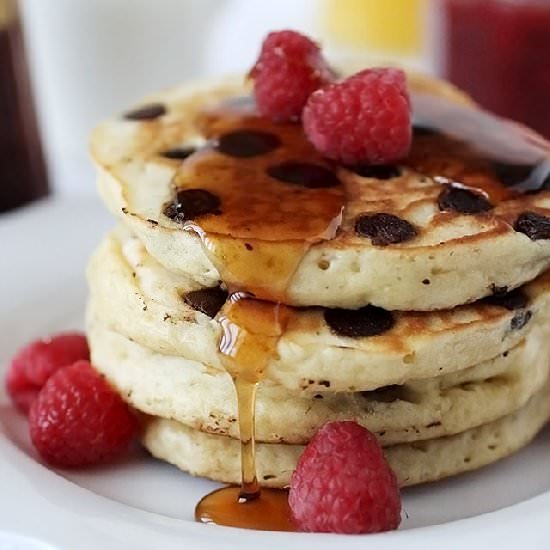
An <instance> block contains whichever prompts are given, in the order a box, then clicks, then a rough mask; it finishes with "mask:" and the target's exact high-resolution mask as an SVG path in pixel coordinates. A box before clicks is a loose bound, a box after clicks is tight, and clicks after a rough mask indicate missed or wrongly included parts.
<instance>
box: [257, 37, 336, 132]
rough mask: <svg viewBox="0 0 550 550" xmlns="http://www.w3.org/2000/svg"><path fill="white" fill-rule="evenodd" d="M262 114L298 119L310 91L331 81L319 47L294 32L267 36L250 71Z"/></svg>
mask: <svg viewBox="0 0 550 550" xmlns="http://www.w3.org/2000/svg"><path fill="white" fill-rule="evenodd" d="M250 76H251V77H252V78H253V79H254V95H255V97H256V104H257V106H258V110H259V112H260V114H261V115H263V116H266V117H268V118H271V119H273V120H274V121H275V122H283V121H285V120H298V119H299V118H300V115H301V114H302V109H303V108H304V105H305V104H306V101H307V98H308V97H309V96H310V95H311V93H312V92H314V91H315V90H317V89H318V88H320V87H321V86H324V85H326V84H328V83H329V82H330V81H331V80H332V76H333V75H332V71H331V69H330V68H329V66H328V64H327V63H326V61H325V60H324V59H323V56H322V54H321V50H320V48H319V46H318V45H317V44H316V43H315V42H313V41H312V40H310V39H309V38H307V37H306V36H304V35H302V34H300V33H297V32H295V31H278V32H272V33H269V34H268V35H267V37H266V39H265V40H264V42H263V44H262V50H261V52H260V57H259V58H258V60H257V61H256V64H255V65H254V67H253V68H252V70H251V71H250Z"/></svg>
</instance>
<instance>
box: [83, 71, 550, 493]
mask: <svg viewBox="0 0 550 550" xmlns="http://www.w3.org/2000/svg"><path fill="white" fill-rule="evenodd" d="M410 85H411V88H412V92H413V93H412V99H413V112H414V116H415V124H416V126H415V133H414V139H413V148H412V150H411V155H410V157H409V158H408V159H406V160H405V161H404V162H403V163H402V164H400V165H396V166H379V167H372V166H355V167H346V166H339V165H336V164H334V163H329V162H328V161H327V160H326V159H322V158H321V157H320V156H319V155H318V154H317V153H316V152H315V151H314V150H313V149H312V147H311V146H310V145H309V144H308V143H307V140H306V139H305V137H304V136H303V135H302V134H301V130H300V128H299V126H298V125H290V124H281V125H276V124H272V123H270V122H269V121H266V120H261V119H259V117H256V116H255V115H254V111H253V105H251V102H250V100H249V98H247V94H248V90H247V88H246V86H243V85H242V84H241V83H240V82H227V81H225V82H223V83H221V84H215V85H208V86H203V87H189V86H186V87H182V88H179V89H175V90H172V91H169V92H164V93H161V94H158V95H156V96H153V97H150V98H148V99H147V101H146V102H145V103H144V104H142V105H141V106H140V107H138V108H137V109H135V110H134V111H131V112H128V113H126V114H125V115H122V116H120V117H118V118H116V119H113V120H110V121H107V122H106V123H104V124H103V125H101V126H100V127H99V128H98V129H97V130H96V131H95V132H94V134H93V137H92V153H93V157H94V160H95V162H96V165H97V167H98V173H99V178H98V183H99V189H100V192H101V195H102V197H103V199H104V200H105V202H106V204H107V206H108V207H109V208H110V210H111V211H112V212H113V213H114V214H115V215H116V216H117V217H118V218H119V219H120V220H121V222H122V223H121V224H120V226H119V227H117V228H116V229H115V230H114V231H113V232H112V233H111V234H110V235H108V236H107V237H106V238H105V240H104V241H103V242H102V243H101V244H100V246H99V248H98V249H97V251H96V252H95V254H94V256H93V258H92V260H91V263H90V266H89V271H88V276H89V284H90V301H89V310H88V336H89V342H90V348H91V352H92V361H93V363H94V365H95V367H96V368H97V369H98V370H99V371H100V372H101V373H103V374H104V375H105V376H106V377H107V379H108V380H109V381H110V382H111V384H112V385H113V386H114V387H115V388H116V389H117V391H118V392H119V393H120V395H121V396H122V397H123V398H124V399H125V400H126V401H127V402H128V403H130V404H131V406H132V407H134V408H135V409H136V410H137V411H139V412H140V413H142V418H143V443H144V445H145V446H146V448H147V449H149V451H150V452H151V453H152V454H153V455H154V456H156V457H159V458H161V459H164V460H167V461H168V462H171V463H173V464H175V465H177V466H178V467H180V468H181V469H183V470H185V471H188V472H190V473H192V474H195V475H200V476H206V477H209V478H212V479H216V480H220V481H224V482H230V483H238V482H239V481H240V475H241V470H240V446H239V418H238V411H237V399H236V395H235V389H234V384H233V380H232V377H231V376H230V374H229V373H228V372H227V371H226V368H225V366H226V362H225V361H224V357H223V355H222V354H221V353H220V351H219V349H220V342H221V341H222V339H223V336H224V334H225V335H227V334H226V327H224V322H223V320H224V319H227V315H226V313H227V310H228V308H230V307H231V301H232V297H233V298H234V296H235V294H232V292H233V291H235V289H237V290H238V291H239V292H240V293H241V294H242V293H243V292H247V294H246V299H250V297H251V296H252V297H253V298H255V299H258V300H265V299H270V298H271V297H272V296H275V297H276V299H277V300H280V301H282V302H284V304H285V306H284V307H285V308H286V310H287V311H288V316H287V317H288V318H287V321H286V322H285V324H284V326H283V327H282V328H281V327H279V328H281V330H280V331H278V332H277V334H276V341H275V347H274V350H272V351H271V352H270V351H266V354H267V356H266V357H265V368H262V372H261V381H260V384H259V389H258V395H257V401H256V418H255V427H256V441H257V442H258V443H257V455H256V460H257V469H258V478H259V481H260V483H261V484H262V485H265V486H271V487H284V486H285V485H287V484H288V482H289V478H290V475H291V473H292V471H293V469H294V467H295V464H296V461H297V459H298V457H299V455H300V453H301V452H302V450H303V446H304V445H305V444H307V442H308V441H309V439H310V438H311V437H312V435H313V434H314V433H315V432H316V430H318V429H319V428H320V427H321V426H322V425H323V424H325V423H326V422H329V421H331V420H355V421H356V422H358V423H360V424H362V425H363V426H366V427H367V428H368V429H369V430H371V431H372V432H373V433H375V434H376V436H377V437H378V439H379V441H380V443H381V444H382V445H383V446H384V450H385V453H386V456H387V458H388V460H389V462H390V465H391V466H392V467H393V469H394V470H395V472H396V475H397V477H398V480H399V483H400V484H401V485H402V486H405V485H413V484H417V483H422V482H426V481H432V480H436V479H440V478H442V477H445V476H449V475H453V474H457V473H460V472H464V471H468V470H472V469H475V468H479V467H481V466H484V465H486V464H489V463H492V462H494V461H496V460H498V459H500V458H502V457H504V456H507V455H509V454H510V453H512V452H514V451H516V450H518V449H519V448H521V447H522V446H524V445H525V444H527V443H528V442H529V441H530V440H531V439H532V438H533V437H534V436H535V435H536V434H537V432H538V431H539V430H540V429H541V428H542V427H543V426H544V425H545V423H546V422H547V420H548V419H549V418H550V383H549V381H548V374H549V372H548V371H549V368H550V361H549V359H550V353H549V352H550V349H549V346H550V342H549V341H548V337H547V334H546V333H547V331H548V329H549V328H550V320H549V319H548V318H547V317H548V313H547V312H550V310H549V309H548V303H549V302H550V272H548V273H545V269H546V268H547V267H549V266H550V218H547V217H546V216H547V215H550V192H549V191H547V190H546V187H550V175H549V173H550V170H549V164H548V161H547V160H546V159H547V158H550V149H549V147H548V145H547V144H546V143H545V142H544V141H543V140H542V139H541V138H539V137H538V136H536V135H535V134H532V133H531V132H529V131H527V130H525V129H523V128H519V127H517V126H515V125H513V124H511V123H508V122H506V121H502V120H499V119H496V118H494V117H492V116H490V115H488V114H486V113H484V112H482V111H480V110H479V109H478V108H477V107H476V106H474V105H472V104H471V102H470V101H469V99H468V98H467V97H465V96H464V95H463V94H462V93H460V92H458V91H456V90H455V89H454V88H452V87H450V86H448V85H446V84H444V83H441V82H439V81H434V80H429V79H425V78H418V77H411V78H410ZM220 105H223V106H224V107H223V108H220ZM213 113H214V114H213ZM220 113H221V114H220ZM228 113H229V114H228ZM212 117H213V118H214V120H215V121H214V122H212ZM205 120H208V121H209V122H208V124H206V123H205ZM237 138H238V139H237ZM474 140H475V144H473V141H474ZM220 144H224V145H223V146H222V145H220ZM312 165H313V168H312ZM289 166H291V167H292V170H290V175H289V172H288V169H289ZM281 167H285V170H283V172H284V173H283V175H282V176H281V175H280V174H281V173H282V172H281V170H280V168H281ZM228 179H230V181H229V182H228V181H227V180H228ZM182 182H183V183H182ZM220 182H222V185H220ZM233 184H235V186H236V187H239V186H240V187H239V191H238V193H237V192H235V193H237V194H236V195H235V194H233V195H230V194H229V195H227V196H226V195H224V192H223V185H227V187H228V188H229V187H231V188H232V186H233ZM247 186H248V188H247ZM220 189H222V191H221V193H220V192H219V190H220ZM264 189H266V190H267V191H265V193H264ZM182 190H184V191H187V192H189V190H191V191H192V193H195V195H193V199H194V200H193V201H191V203H190V204H186V203H185V201H186V200H187V199H189V197H190V196H191V195H190V194H189V193H188V194H187V195H186V194H185V193H183V194H181V193H180V192H181V191H182ZM205 191H207V193H206V194H205ZM233 192H234V190H233V189H232V193H233ZM192 193H191V194H192ZM298 194H301V195H300V196H299V197H298ZM321 195H322V196H323V198H322V199H320V198H319V197H320V196H321ZM274 196H276V197H277V201H274V200H273V197H274ZM186 197H187V198H186ZM205 197H206V198H207V199H208V200H204V199H205ZM212 197H214V198H212ZM235 197H238V198H239V200H238V201H237V200H232V199H234V198H235ZM243 197H244V198H245V199H246V200H243ZM247 197H248V198H247ZM297 204H298V205H300V207H299V208H298V207H296V205H297ZM310 204H311V205H312V206H311V208H309V205H310ZM319 204H324V205H325V206H326V205H331V207H334V206H335V208H336V215H335V216H333V218H332V219H331V223H330V224H328V225H327V230H328V229H330V231H329V233H325V234H324V235H323V236H319V237H318V238H316V239H314V240H312V239H309V240H307V243H306V244H305V245H304V242H305V240H303V241H300V246H301V247H302V248H301V250H302V252H301V253H300V255H299V258H298V259H297V260H296V258H295V257H294V256H293V254H294V252H293V251H295V249H296V247H295V246H294V245H295V244H296V243H295V242H294V241H292V239H290V240H289V239H288V238H287V237H288V231H290V230H289V229H288V228H289V227H290V226H291V225H292V224H295V225H296V224H297V221H296V220H299V221H300V224H301V225H307V224H309V223H310V221H311V220H313V221H311V223H314V221H315V219H314V218H315V216H317V215H318V209H317V208H316V207H317V206H319ZM304 205H305V209H304ZM338 205H341V207H340V206H338ZM300 209H302V211H301V210H300ZM237 211H239V215H240V216H241V217H240V218H238V219H239V220H240V224H236V223H235V219H237V218H236V217H235V216H234V217H233V218H231V215H232V214H235V212H237ZM243 212H244V214H243ZM319 215H320V214H319ZM243 219H245V220H246V221H245V222H243V221H242V220H243ZM232 223H233V225H232ZM329 226H330V227H329ZM292 227H294V225H293V226H292ZM300 227H301V226H300ZM285 231H287V233H285ZM220 242H221V243H223V245H224V246H223V247H220V246H218V245H219V243H220ZM213 243H214V244H213ZM289 243H291V244H292V243H294V244H292V246H290V245H289ZM277 247H279V248H277ZM289 247H290V248H289ZM275 249H276V250H277V252H276V254H275V252H273V250H275ZM219 250H223V253H219V252H218V251H219ZM285 251H289V252H288V254H287V253H286V252H285ZM248 253H250V255H251V256H250V257H251V258H252V259H251V261H248V263H247V266H248V267H247V269H246V270H243V269H242V257H243V256H246V254H248ZM237 260H238V261H237ZM287 260H288V261H287ZM291 260H292V261H291ZM295 260H296V261H295ZM239 262H241V263H240V264H239ZM285 262H286V263H289V264H290V267H288V266H286V263H285ZM237 264H239V265H237ZM283 264H285V265H283ZM281 265H283V267H281ZM235 266H237V267H235ZM278 270H279V271H281V272H284V274H285V276H282V275H280V273H279V271H278ZM274 273H275V275H277V273H279V275H277V276H275V275H274ZM274 277H275V279H277V277H278V279H277V281H278V282H279V283H280V282H281V280H283V283H284V284H283V285H282V287H281V285H279V287H280V288H279V289H278V290H279V291H280V292H279V291H278V292H275V293H272V294H270V293H269V292H267V291H266V288H270V289H273V288H274V285H273V284H272V282H273V280H274ZM264 279H265V281H268V282H270V285H271V286H270V285H268V284H267V283H266V285H263V286H262V281H263V280H264ZM275 286H276V285H275ZM281 288H282V289H283V290H282V291H281ZM286 306H289V307H286ZM253 325H254V320H252V322H247V324H246V327H245V329H244V330H245V332H246V331H247V330H248V331H252V332H253V328H252V329H251V326H252V327H253ZM241 328H242V327H241ZM224 331H225V332H224ZM233 374H234V373H233Z"/></svg>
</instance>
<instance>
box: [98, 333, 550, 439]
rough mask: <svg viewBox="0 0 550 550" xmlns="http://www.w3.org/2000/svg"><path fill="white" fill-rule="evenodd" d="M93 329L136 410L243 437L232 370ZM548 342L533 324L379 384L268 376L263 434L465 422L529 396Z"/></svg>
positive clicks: (116, 382) (479, 420) (441, 430)
mask: <svg viewBox="0 0 550 550" xmlns="http://www.w3.org/2000/svg"><path fill="white" fill-rule="evenodd" d="M88 339H89V343H90V349H91V353H92V362H93V364H94V366H95V368H96V369H97V370H98V371H99V372H100V373H102V374H103V375H104V376H105V377H106V378H107V380H108V381H109V382H110V383H111V384H112V386H113V387H114V388H115V389H116V391H117V392H118V393H119V394H120V395H122V396H123V398H125V399H126V400H127V401H128V403H130V404H131V405H132V406H133V407H134V408H136V409H137V410H139V411H141V412H143V413H146V414H148V415H152V416H160V417H164V418H168V419H174V420H176V421H178V422H181V423H182V424H185V425H186V426H188V427H190V428H194V429H198V430H201V431H204V432H208V433H215V434H221V435H229V436H230V437H233V438H236V439H238V438H239V427H238V422H237V418H238V415H237V402H236V395H235V391H234V388H233V384H232V381H231V377H230V376H229V375H228V374H227V373H222V372H219V371H217V370H214V369H211V368H208V367H206V366H205V365H204V364H202V363H200V362H196V361H189V360H186V359H182V358H178V357H173V356H166V355H162V354H159V353H155V352H153V351H151V350H149V349H147V348H145V347H143V346H140V345H138V344H136V343H134V342H131V341H130V340H128V339H127V338H125V337H124V336H121V335H119V334H117V333H115V332H113V331H109V330H107V329H105V328H103V327H101V325H99V324H92V325H91V326H90V327H89V330H88ZM548 346H549V344H548V343H547V342H546V338H545V337H544V335H543V334H541V333H539V332H537V331H534V332H533V333H532V334H530V335H529V336H528V337H527V340H526V341H525V342H522V343H521V344H519V345H518V346H516V347H515V348H513V349H512V350H510V351H509V352H506V353H505V355H504V356H503V355H500V356H498V357H496V358H494V359H492V360H490V361H486V362H484V363H481V364H480V365H477V366H474V367H471V368H469V369H466V370H463V371H460V372H457V373H454V374H448V375H444V376H440V377H436V378H432V379H428V380H422V381H416V382H410V383H407V384H405V385H403V386H389V387H386V388H382V389H379V390H376V391H371V392H353V393H333V392H325V393H324V394H313V395H311V394H300V393H296V392H291V391H289V390H286V389H285V388H282V387H281V386H278V385H273V384H269V383H262V384H260V387H259V390H258V396H257V401H256V439H257V440H258V441H265V442H270V443H272V442H284V443H292V444H303V443H307V442H308V441H309V439H310V438H311V437H312V435H313V434H314V433H315V432H316V431H317V430H318V429H319V428H320V427H321V426H323V425H324V424H325V423H326V422H329V421H332V420H355V421H356V422H358V423H360V424H361V425H364V426H365V427H367V428H368V429H369V430H371V431H372V432H373V433H375V434H376V435H377V437H378V438H379V440H380V441H381V443H382V444H383V445H391V444H395V443H401V442H406V441H417V440H423V439H432V438H436V437H442V436H445V435H450V434H455V433H458V432H462V431H465V430H467V429H470V428H473V427H476V426H479V425H481V424H485V423H487V422H491V421H493V420H496V419H497V418H500V417H502V416H505V415H506V414H509V413H512V412H514V411H515V410H517V409H519V408H521V407H522V406H523V405H525V403H526V402H527V401H528V400H529V398H530V397H531V396H532V395H533V394H535V393H536V392H537V391H539V390H540V388H541V386H542V385H543V384H544V382H545V381H546V379H547V378H548V370H549V368H550V362H549V361H548ZM281 404H284V406H281Z"/></svg>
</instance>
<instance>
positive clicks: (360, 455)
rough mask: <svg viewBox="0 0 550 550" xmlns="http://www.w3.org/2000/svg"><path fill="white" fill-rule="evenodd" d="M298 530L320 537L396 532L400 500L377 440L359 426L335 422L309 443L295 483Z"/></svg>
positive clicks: (292, 491) (293, 507)
mask: <svg viewBox="0 0 550 550" xmlns="http://www.w3.org/2000/svg"><path fill="white" fill-rule="evenodd" d="M288 500H289V504H290V509H291V511H292V516H293V520H294V523H295V524H296V526H297V527H298V528H299V529H301V530H302V531H316V532H321V533H349V534H358V533H377V532H380V531H388V530H390V529H397V527H398V525H399V523H400V521H401V499H400V496H399V488H398V487H397V482H396V480H395V475H394V474H393V472H392V470H391V469H390V467H389V465H388V463H387V462H386V459H385V458H384V454H383V453H382V449H381V448H380V446H379V445H378V443H377V441H376V438H375V437H374V436H373V435H372V434H371V433H370V432H369V431H368V430H366V429H365V428H363V427H361V426H359V425H358V424H356V423H355V422H330V423H328V424H326V425H325V426H323V428H321V429H320V430H319V432H317V434H316V435H315V436H314V437H313V439H312V440H311V441H310V443H309V445H308V446H307V447H306V450H305V451H304V453H303V454H302V456H301V458H300V460H299V461H298V466H297V468H296V471H295V472H294V474H293V475H292V479H291V481H290V494H289V497H288Z"/></svg>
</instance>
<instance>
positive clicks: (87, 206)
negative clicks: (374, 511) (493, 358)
mask: <svg viewBox="0 0 550 550" xmlns="http://www.w3.org/2000/svg"><path fill="white" fill-rule="evenodd" d="M111 224H112V222H111V220H110V218H109V217H108V215H107V214H106V213H105V212H104V210H103V208H102V207H101V206H100V205H99V203H98V202H96V201H94V200H92V199H65V200H64V201H63V202H46V203H43V204H41V205H38V206H35V207H33V208H31V209H28V210H25V211H23V212H19V213H17V214H14V215H10V216H8V217H4V218H2V219H0V243H1V244H2V256H1V266H2V267H1V275H0V282H1V284H0V304H1V312H0V376H1V377H2V379H3V376H4V371H5V368H6V366H7V364H8V361H9V358H10V357H11V355H12V354H13V353H14V351H15V350H16V349H17V348H18V347H19V346H21V345H22V344H24V343H26V342H27V341H28V340H30V339H31V338H35V337H37V336H42V335H47V334H49V333H52V332H55V331H57V330H60V329H67V328H80V327H81V326H82V317H83V308H84V302H85V297H86V286H85V280H84V266H85V263H86V259H87V257H88V255H89V253H90V251H91V250H92V248H93V246H94V245H95V244H96V243H97V241H98V240H99V238H100V236H101V234H102V233H104V232H105V230H106V229H107V228H108V227H109V225H111ZM2 386H3V384H2ZM215 486H216V485H215V484H214V483H211V482H208V481H204V480H200V479H195V478H191V477H189V476H187V475H185V474H183V473H181V472H179V471H177V470H176V469H175V468H173V467H171V466H168V465H166V464H162V463H160V462H156V461H154V460H152V459H151V458H149V457H148V456H147V455H146V454H145V453H144V452H142V451H140V450H138V449H136V450H135V452H134V454H133V455H132V456H131V457H130V458H129V459H127V460H124V461H121V462H120V463H119V464H115V465H110V466H106V467H102V468H99V469H89V470H82V471H69V472H53V471H51V470H49V469H47V468H46V467H44V466H43V465H42V464H40V462H39V461H38V460H37V458H36V456H35V454H34V452H33V450H32V448H31V446H30V444H29V441H28V438H27V432H26V423H25V421H24V419H23V418H22V417H21V416H20V415H18V414H17V413H16V412H14V411H13V409H12V408H11V407H10V405H9V402H8V400H7V398H6V396H5V393H3V389H2V390H0V550H4V549H5V550H8V549H10V550H11V549H13V550H15V549H17V550H22V549H32V550H52V549H53V550H57V549H62V550H88V549H89V550H98V549H101V550H115V549H116V550H121V549H123V550H124V549H132V550H133V549H136V550H142V549H143V550H145V549H147V550H149V549H159V550H172V549H174V550H175V549H177V550H181V549H183V548H185V549H202V548H204V549H216V548H225V549H227V548H239V549H241V550H246V549H249V548H250V549H252V548H254V549H257V548H262V550H263V549H270V548H273V549H275V548H277V549H278V550H280V549H281V548H282V547H284V548H285V550H286V549H288V550H292V549H295V548H303V547H305V545H307V544H314V545H316V547H317V548H319V549H321V550H322V549H326V548H342V549H347V548H376V549H377V550H379V549H380V550H385V549H388V550H390V549H391V550H396V549H405V548H406V549H407V550H418V549H421V548H422V549H423V550H425V549H426V548H432V547H435V545H436V544H437V545H438V546H440V547H441V548H445V549H454V548H457V549H458V548H460V549H464V548H470V549H472V548H486V547H487V545H489V544H492V543H494V544H498V545H499V550H501V549H506V548H510V549H512V548H513V549H514V550H517V546H518V544H521V545H522V546H523V547H524V548H527V549H529V550H531V549H538V548H541V549H542V548H545V549H546V548H549V547H550V542H549V540H550V522H549V521H548V520H549V519H550V430H546V431H545V433H543V434H542V435H541V436H540V437H539V438H538V439H537V440H536V441H535V442H534V443H533V444H532V445H531V446H530V447H529V448H528V449H525V450H524V451H523V452H521V453H519V454H517V455H516V456H514V457H512V458H510V459H508V460H504V461H502V462H501V463H500V464H497V465H495V466H491V467H489V468H486V469H483V470H481V471H478V472H476V473H473V474H468V475H463V476H459V477H457V478H455V479H452V480H449V481H446V482H442V483H437V484H432V485H428V486H425V487H421V488H417V489H410V490H406V491H404V494H403V497H404V510H405V512H406V517H405V518H404V521H403V524H402V527H401V529H400V530H399V531H398V532H394V533H388V534H384V535H375V536H367V537H364V536H363V537H349V536H348V537H346V536H334V535H306V534H287V533H262V532H251V531H240V530H237V529H226V528H217V527H210V526H203V525H198V524H196V523H194V522H193V519H192V518H193V507H194V505H195V503H196V502H197V500H198V499H199V498H200V497H201V496H202V495H204V494H206V493H207V492H208V491H210V490H211V489H212V488H213V487H215ZM16 534H17V535H19V536H14V535H16Z"/></svg>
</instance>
